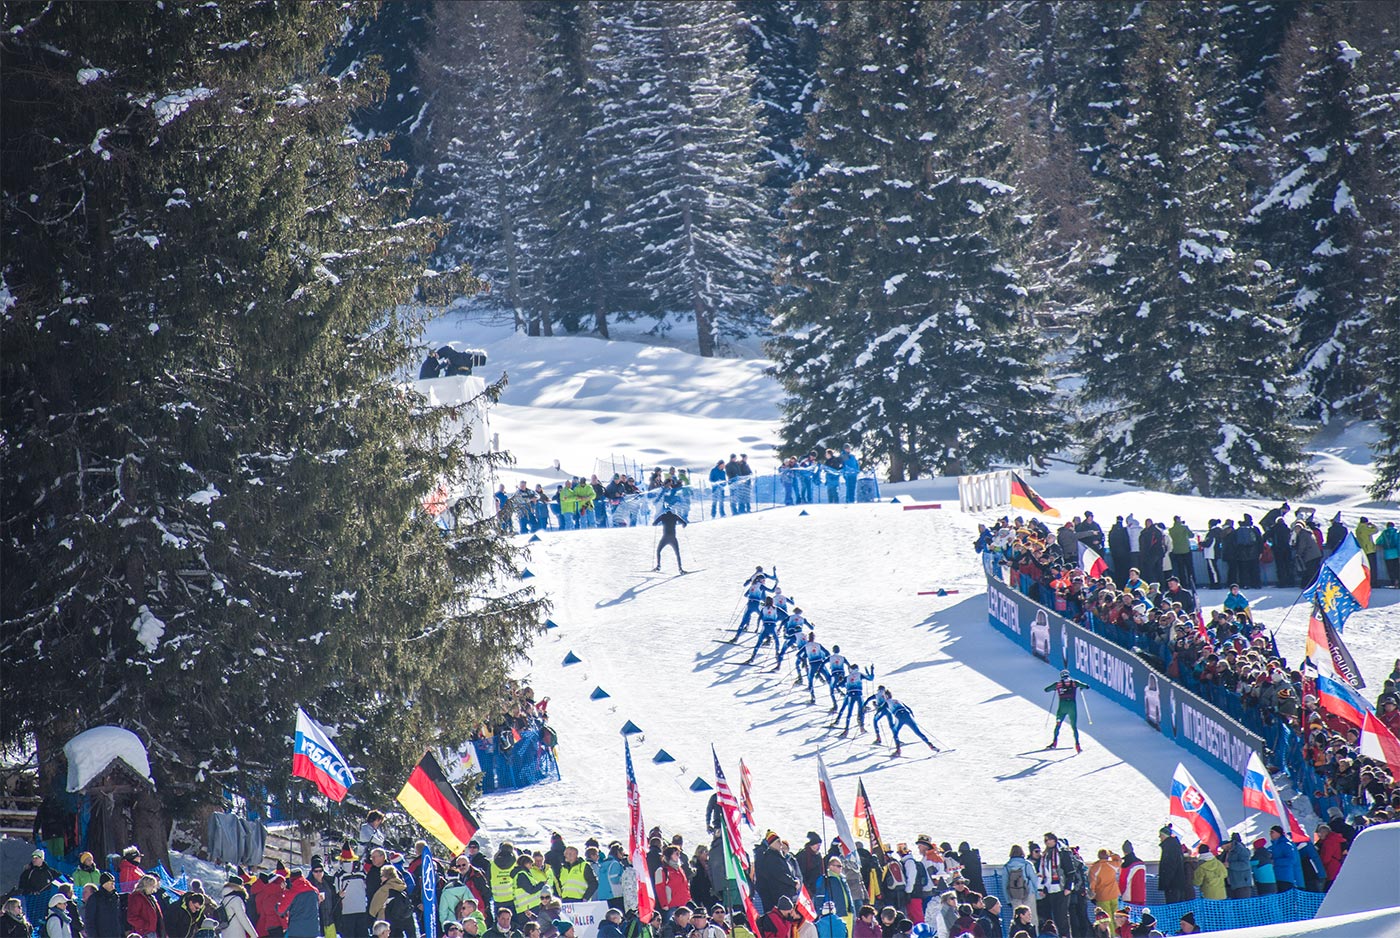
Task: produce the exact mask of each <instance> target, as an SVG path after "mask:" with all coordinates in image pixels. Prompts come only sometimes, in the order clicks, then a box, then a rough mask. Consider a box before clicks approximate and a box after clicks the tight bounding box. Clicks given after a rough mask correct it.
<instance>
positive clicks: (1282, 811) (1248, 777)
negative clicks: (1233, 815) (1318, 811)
mask: <svg viewBox="0 0 1400 938" xmlns="http://www.w3.org/2000/svg"><path fill="white" fill-rule="evenodd" d="M1244 806H1245V810H1253V811H1262V812H1264V813H1265V814H1271V815H1273V816H1274V817H1276V818H1278V819H1279V821H1278V823H1279V826H1280V827H1286V828H1287V829H1288V839H1289V840H1291V841H1293V842H1294V843H1295V844H1300V843H1303V842H1305V841H1308V840H1312V838H1311V837H1309V836H1308V835H1307V832H1306V831H1304V830H1303V826H1302V825H1301V824H1299V823H1298V819H1297V818H1296V817H1294V816H1293V812H1292V811H1290V810H1288V805H1286V804H1284V803H1283V798H1282V797H1280V796H1279V793H1278V788H1277V786H1275V785H1274V780H1273V777H1272V776H1271V775H1269V769H1268V767H1267V766H1265V765H1264V760H1262V759H1260V758H1259V753H1257V752H1251V753H1250V754H1249V764H1248V765H1246V766H1245V768H1244Z"/></svg>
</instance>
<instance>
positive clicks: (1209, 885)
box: [1191, 844, 1230, 900]
mask: <svg viewBox="0 0 1400 938" xmlns="http://www.w3.org/2000/svg"><path fill="white" fill-rule="evenodd" d="M1196 856H1197V857H1199V858H1200V860H1199V862H1198V863H1197V864H1196V872H1195V873H1193V874H1192V876H1191V879H1192V881H1193V882H1194V883H1195V886H1196V888H1197V889H1199V890H1200V891H1201V898H1202V899H1215V900H1220V899H1224V898H1225V897H1226V896H1227V895H1229V893H1228V892H1227V890H1226V888H1225V881H1226V880H1227V879H1228V878H1229V875H1230V873H1229V870H1227V869H1226V868H1225V864H1224V863H1221V862H1220V858H1219V857H1217V856H1216V855H1215V853H1214V852H1213V851H1212V850H1211V849H1210V847H1208V846H1206V845H1205V844H1201V846H1200V848H1199V849H1198V850H1197V851H1196Z"/></svg>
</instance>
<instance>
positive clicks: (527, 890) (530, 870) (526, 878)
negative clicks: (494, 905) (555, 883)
mask: <svg viewBox="0 0 1400 938" xmlns="http://www.w3.org/2000/svg"><path fill="white" fill-rule="evenodd" d="M548 882H549V874H547V873H546V872H545V871H544V870H543V869H541V868H538V867H536V866H535V865H534V864H532V863H531V862H530V855H529V854H527V853H522V854H520V856H519V857H518V858H516V861H515V889H514V896H515V914H516V915H521V916H524V915H531V916H532V915H533V914H534V912H535V910H536V909H538V908H539V907H540V901H541V894H542V893H543V892H544V887H545V885H546V884H548Z"/></svg>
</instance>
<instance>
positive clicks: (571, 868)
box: [554, 847, 598, 902]
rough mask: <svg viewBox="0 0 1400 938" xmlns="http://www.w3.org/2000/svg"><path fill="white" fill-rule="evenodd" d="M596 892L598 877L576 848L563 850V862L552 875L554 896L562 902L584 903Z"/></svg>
mask: <svg viewBox="0 0 1400 938" xmlns="http://www.w3.org/2000/svg"><path fill="white" fill-rule="evenodd" d="M597 891H598V876H597V874H595V873H594V872H593V870H592V868H591V867H590V866H589V865H588V861H587V860H584V859H583V858H582V857H580V856H579V855H578V848H577V847H565V848H564V862H563V863H560V864H559V871H558V872H557V873H555V874H554V894H555V895H556V896H558V897H559V898H560V899H561V900H563V901H564V902H586V901H587V900H589V899H592V898H593V894H594V893H596V892H597Z"/></svg>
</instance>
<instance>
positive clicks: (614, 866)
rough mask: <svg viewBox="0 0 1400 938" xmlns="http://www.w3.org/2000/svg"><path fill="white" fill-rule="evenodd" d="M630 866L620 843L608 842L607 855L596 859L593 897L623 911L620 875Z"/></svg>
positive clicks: (623, 902)
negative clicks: (595, 884) (595, 890)
mask: <svg viewBox="0 0 1400 938" xmlns="http://www.w3.org/2000/svg"><path fill="white" fill-rule="evenodd" d="M631 868H632V865H631V864H630V863H628V862H627V858H626V856H625V855H624V854H623V850H622V844H621V843H619V842H618V841H616V840H614V841H613V842H612V843H610V844H608V855H607V856H606V857H604V858H603V859H601V860H599V861H598V869H597V872H596V874H595V875H596V877H597V879H598V891H597V892H595V893H594V894H593V898H594V899H596V900H598V901H599V902H606V903H607V904H608V908H611V909H617V910H618V911H619V912H621V911H624V908H625V900H624V899H623V898H622V897H623V889H622V877H623V875H624V874H625V873H626V872H627V871H628V870H629V869H631Z"/></svg>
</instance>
